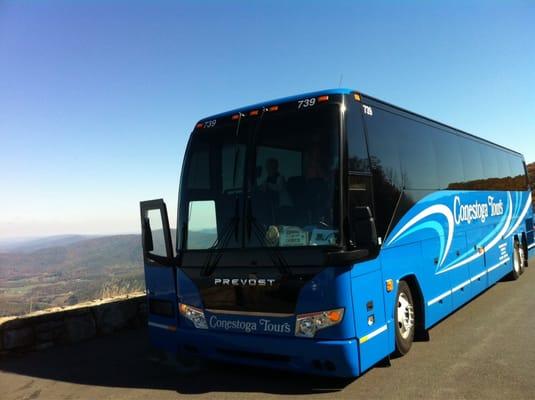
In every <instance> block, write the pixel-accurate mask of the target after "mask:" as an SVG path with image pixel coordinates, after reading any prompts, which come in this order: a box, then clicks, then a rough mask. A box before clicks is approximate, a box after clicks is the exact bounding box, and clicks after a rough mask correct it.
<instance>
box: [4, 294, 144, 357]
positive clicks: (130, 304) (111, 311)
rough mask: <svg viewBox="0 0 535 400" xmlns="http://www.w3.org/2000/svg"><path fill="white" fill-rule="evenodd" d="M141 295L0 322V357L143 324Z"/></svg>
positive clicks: (73, 341) (142, 295)
mask: <svg viewBox="0 0 535 400" xmlns="http://www.w3.org/2000/svg"><path fill="white" fill-rule="evenodd" d="M146 320H147V304H146V296H145V294H136V295H130V296H122V297H120V298H115V299H108V300H104V301H98V302H92V303H86V304H80V305H77V306H73V307H69V308H68V309H63V310H54V311H45V312H39V313H35V314H31V315H27V316H23V317H16V318H12V319H7V320H4V321H3V322H2V321H0V355H5V354H7V353H9V352H23V351H28V350H40V349H45V348H48V347H52V346H54V345H56V344H59V343H75V342H79V341H82V340H87V339H90V338H92V337H94V336H99V335H106V334H110V333H112V332H115V331H117V330H120V329H124V328H129V327H130V328H135V327H140V326H143V325H145V324H146Z"/></svg>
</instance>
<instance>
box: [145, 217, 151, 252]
mask: <svg viewBox="0 0 535 400" xmlns="http://www.w3.org/2000/svg"><path fill="white" fill-rule="evenodd" d="M143 224H144V225H145V226H144V228H145V229H143V248H144V249H145V251H146V252H147V253H149V252H151V251H153V250H154V244H153V243H152V231H151V229H150V221H149V219H148V218H147V217H145V218H144V220H143Z"/></svg>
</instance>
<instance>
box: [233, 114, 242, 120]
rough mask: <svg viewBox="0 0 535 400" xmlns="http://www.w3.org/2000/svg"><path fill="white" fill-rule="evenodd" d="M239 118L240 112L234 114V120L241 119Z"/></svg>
mask: <svg viewBox="0 0 535 400" xmlns="http://www.w3.org/2000/svg"><path fill="white" fill-rule="evenodd" d="M239 118H240V114H234V115H233V116H232V120H233V121H236V120H237V119H239Z"/></svg>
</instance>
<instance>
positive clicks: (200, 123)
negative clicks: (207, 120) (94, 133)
mask: <svg viewBox="0 0 535 400" xmlns="http://www.w3.org/2000/svg"><path fill="white" fill-rule="evenodd" d="M203 126H204V124H203V123H202V122H199V123H198V124H197V125H195V128H197V129H201V128H202V127H203Z"/></svg>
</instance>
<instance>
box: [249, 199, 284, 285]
mask: <svg viewBox="0 0 535 400" xmlns="http://www.w3.org/2000/svg"><path fill="white" fill-rule="evenodd" d="M251 228H254V230H253V232H254V234H255V237H256V239H257V240H258V242H260V244H261V245H262V248H263V249H264V250H265V251H266V253H268V256H269V258H270V259H271V262H272V263H273V265H275V266H276V267H277V268H278V269H279V271H280V273H281V274H282V275H290V274H291V271H290V269H289V268H288V262H287V261H286V259H285V258H284V256H283V255H282V254H281V253H280V252H279V251H278V250H277V248H276V247H271V246H269V245H268V243H267V242H266V239H265V238H264V237H263V236H262V235H263V234H264V231H263V229H262V227H261V226H260V224H259V223H258V221H257V220H256V218H255V217H253V214H252V211H251V199H247V240H250V239H251Z"/></svg>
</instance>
